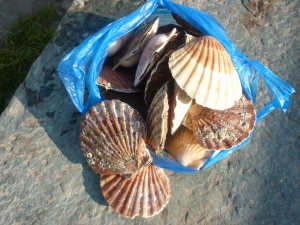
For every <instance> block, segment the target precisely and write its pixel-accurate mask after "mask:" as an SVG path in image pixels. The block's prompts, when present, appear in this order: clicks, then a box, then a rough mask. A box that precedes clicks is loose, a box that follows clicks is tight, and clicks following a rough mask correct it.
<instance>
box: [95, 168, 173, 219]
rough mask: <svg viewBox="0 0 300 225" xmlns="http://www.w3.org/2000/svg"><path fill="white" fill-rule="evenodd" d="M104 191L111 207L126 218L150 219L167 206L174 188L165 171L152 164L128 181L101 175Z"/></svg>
mask: <svg viewBox="0 0 300 225" xmlns="http://www.w3.org/2000/svg"><path fill="white" fill-rule="evenodd" d="M100 184H101V189H102V193H103V196H104V198H105V199H106V201H107V202H108V204H109V205H110V206H111V207H112V208H113V209H114V210H115V211H116V212H118V213H120V214H122V215H123V216H125V217H129V218H134V217H136V216H138V215H139V216H141V217H145V218H149V217H151V216H155V215H157V214H158V213H160V212H161V211H162V210H163V209H164V207H165V206H166V205H167V204H168V202H169V199H170V196H171V188H170V183H169V179H168V177H167V176H166V175H165V173H164V171H163V169H161V168H158V167H156V166H154V165H153V164H150V165H148V166H147V167H145V168H144V169H143V170H142V171H141V172H140V173H139V174H137V175H135V176H134V177H132V178H131V179H130V180H127V179H125V178H123V177H122V176H119V175H101V178H100Z"/></svg>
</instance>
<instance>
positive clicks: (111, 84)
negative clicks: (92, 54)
mask: <svg viewBox="0 0 300 225" xmlns="http://www.w3.org/2000/svg"><path fill="white" fill-rule="evenodd" d="M133 82H134V71H133V70H130V69H129V68H124V67H122V68H118V69H116V70H113V69H112V67H111V66H110V65H104V66H103V67H102V70H101V72H100V75H99V77H98V79H97V83H98V85H99V86H101V87H104V88H105V89H106V90H114V91H118V92H125V93H131V92H138V91H140V89H139V88H137V87H135V86H134V85H133Z"/></svg>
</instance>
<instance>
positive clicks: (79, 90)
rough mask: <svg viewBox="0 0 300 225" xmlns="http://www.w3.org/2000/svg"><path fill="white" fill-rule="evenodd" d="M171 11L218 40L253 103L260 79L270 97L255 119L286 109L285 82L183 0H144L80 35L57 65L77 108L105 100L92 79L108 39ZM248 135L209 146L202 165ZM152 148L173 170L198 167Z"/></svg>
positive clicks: (156, 158) (158, 161)
mask: <svg viewBox="0 0 300 225" xmlns="http://www.w3.org/2000/svg"><path fill="white" fill-rule="evenodd" d="M171 12H173V13H175V14H177V15H179V16H180V17H182V18H183V19H184V20H186V21H187V22H188V23H190V24H191V25H192V26H194V27H195V28H197V29H198V30H199V31H201V32H202V33H203V34H205V35H210V36H213V37H215V38H216V39H217V40H219V41H220V42H221V43H222V44H223V46H224V47H225V48H226V50H227V51H228V53H229V55H230V57H231V59H232V61H233V64H234V66H235V68H236V70H237V72H238V74H239V77H240V79H241V83H242V88H243V91H244V92H245V93H246V95H247V97H248V98H249V99H251V100H252V102H253V103H255V98H256V94H257V87H258V80H259V77H260V78H262V79H263V81H264V84H265V85H266V87H267V89H268V91H269V93H270V94H271V95H272V97H273V99H272V100H271V101H270V102H269V103H268V104H266V106H265V107H264V108H263V109H262V110H261V111H260V112H258V113H257V119H256V123H257V122H258V121H260V120H261V119H262V118H264V117H265V116H266V115H268V114H269V113H270V112H272V111H273V110H274V109H277V108H280V109H282V110H283V112H286V110H287V109H288V106H289V104H290V98H289V96H290V95H291V94H292V93H294V92H295V91H294V89H293V88H292V87H291V86H290V85H289V84H288V83H287V82H285V81H284V80H282V79H281V78H279V77H277V76H276V75H275V74H274V73H273V72H272V71H271V70H270V69H269V68H267V67H266V66H264V65H263V64H261V63H260V62H259V61H257V60H251V59H249V58H248V57H247V56H245V55H244V54H243V53H242V52H240V51H239V50H238V49H237V47H236V45H235V44H234V43H232V42H231V41H230V39H229V38H228V36H227V34H226V31H225V29H224V28H223V27H222V25H221V24H220V23H219V22H218V21H217V20H216V19H215V18H214V17H213V16H211V15H209V14H207V13H205V12H202V11H200V10H197V9H193V8H190V7H188V6H184V5H180V4H176V3H173V2H172V1H170V0H152V1H148V2H147V3H145V4H144V5H142V6H141V7H140V8H138V9H137V10H136V11H135V12H133V13H131V14H129V15H127V16H126V17H124V18H121V19H119V20H117V21H115V22H113V23H111V24H109V25H107V26H106V27H104V28H102V29H101V30H99V31H98V32H97V33H95V34H94V35H92V36H90V37H88V38H87V39H85V40H84V41H83V42H82V43H81V44H80V45H79V46H77V47H76V48H74V49H73V50H72V51H71V52H70V53H69V54H68V55H66V56H65V57H64V58H63V59H62V60H61V62H60V64H59V66H58V69H57V70H58V72H59V74H60V77H61V79H62V81H63V83H64V86H65V88H66V90H67V92H68V94H69V96H70V97H71V99H72V101H73V103H74V105H75V106H76V108H77V109H78V111H79V112H81V113H82V114H85V113H86V111H88V110H89V109H90V108H91V107H92V106H93V105H95V104H97V103H99V102H101V101H103V100H104V98H103V96H102V95H101V93H100V91H99V88H98V85H97V84H96V80H97V77H98V75H99V72H100V71H101V69H102V66H103V63H104V61H105V58H106V54H107V49H108V47H109V46H110V44H112V43H113V42H114V41H116V40H118V39H119V38H120V37H121V36H123V35H124V34H126V33H128V32H130V31H132V30H134V29H135V28H136V27H138V26H139V25H140V24H142V23H143V22H144V21H145V20H146V19H147V18H148V17H149V16H151V15H152V16H153V14H160V13H164V14H166V13H167V14H168V13H169V14H170V13H171ZM86 91H87V92H86ZM86 93H88V98H87V100H86V102H85V99H84V98H85V94H86ZM251 136H252V134H250V136H249V137H248V138H247V139H246V140H244V141H243V142H242V143H241V144H239V145H238V146H234V147H233V148H231V149H230V150H226V151H225V150H221V151H214V153H213V154H212V156H211V157H210V158H209V159H208V160H207V162H206V164H205V165H204V167H203V168H202V170H203V169H206V168H208V167H209V166H211V165H213V164H215V163H216V162H218V161H219V160H222V159H224V158H226V157H227V156H228V155H230V154H231V153H232V152H233V151H235V150H237V149H239V148H241V147H243V146H245V145H246V144H247V143H248V141H249V140H250V138H251ZM151 154H152V157H153V163H154V164H155V165H157V166H159V167H161V168H164V169H168V170H172V171H174V172H177V173H196V172H199V170H194V169H191V168H188V167H186V166H183V165H181V164H180V163H178V162H175V161H173V160H171V159H169V158H167V157H164V156H160V155H157V154H155V153H153V152H152V153H151Z"/></svg>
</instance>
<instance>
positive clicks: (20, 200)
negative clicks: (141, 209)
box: [0, 0, 300, 225]
mask: <svg viewBox="0 0 300 225" xmlns="http://www.w3.org/2000/svg"><path fill="white" fill-rule="evenodd" d="M176 2H177V3H181V4H184V5H188V6H191V7H194V8H198V9H201V10H203V11H206V12H208V13H210V14H211V15H213V16H215V17H216V18H217V19H218V20H219V21H220V22H221V23H222V24H223V26H224V27H225V28H226V30H227V33H228V35H229V36H230V38H231V39H232V40H233V41H234V42H235V43H236V44H237V47H238V48H239V49H240V50H241V51H242V52H244V53H245V54H246V55H247V56H249V57H250V58H252V59H257V60H260V61H261V62H263V63H264V64H265V65H266V66H268V67H269V68H270V69H271V70H272V71H273V72H274V73H275V74H277V75H278V76H280V77H282V78H283V79H285V80H286V81H287V82H289V83H290V84H291V85H292V86H293V87H294V88H295V89H296V93H295V94H293V95H292V96H291V105H290V108H289V110H288V111H287V113H286V114H284V113H283V112H281V111H280V110H275V111H274V112H272V113H271V114H270V115H268V116H267V117H266V118H264V119H263V120H262V121H261V122H259V123H258V124H257V126H256V128H255V131H254V134H253V138H252V140H251V141H250V143H249V144H248V145H247V146H246V147H244V148H242V149H240V150H238V151H236V152H234V153H233V154H232V155H231V156H230V157H228V158H227V159H225V160H223V161H221V162H218V163H217V164H215V165H214V166H212V167H210V168H208V169H206V170H205V171H203V172H200V173H198V174H175V173H173V172H167V174H168V176H169V179H170V182H171V187H172V196H171V199H170V202H169V204H168V205H167V206H166V208H165V209H164V210H163V211H162V212H161V213H160V214H159V215H157V216H155V217H152V218H150V219H143V218H139V217H138V218H135V219H134V220H130V219H127V218H124V217H122V216H121V215H118V214H117V213H116V212H114V210H113V209H112V208H111V207H109V206H107V203H106V202H105V200H104V198H103V196H102V194H101V190H100V187H99V176H98V175H97V174H95V173H93V172H92V170H91V169H90V168H89V167H88V165H87V163H86V162H85V160H84V159H83V156H82V152H81V150H80V147H79V140H78V136H79V123H80V119H81V115H80V113H78V112H77V110H76V109H75V107H74V106H73V104H72V102H71V100H70V98H69V96H68V95H67V93H66V91H65V89H64V86H63V84H62V82H61V80H60V78H59V75H58V73H57V72H56V68H57V65H58V63H59V62H60V60H61V59H62V58H63V56H65V55H66V54H67V53H68V52H70V51H71V50H72V49H73V48H74V47H75V46H77V45H78V44H79V43H81V42H82V41H83V40H84V39H85V38H86V37H88V36H89V35H91V34H93V33H95V32H96V31H97V30H99V29H100V28H101V27H103V26H104V25H106V24H108V23H110V22H111V21H112V20H114V19H117V18H119V17H120V16H122V15H127V14H128V13H129V12H132V11H133V10H134V9H136V8H137V7H138V6H139V5H141V4H143V3H144V1H129V0H121V1H117V0H113V1H94V0H89V1H82V0H76V1H74V2H73V4H72V6H71V7H70V9H69V11H68V12H67V13H66V15H65V17H64V18H63V20H62V22H61V24H60V26H59V27H58V29H57V31H56V34H55V36H54V38H53V39H52V40H51V41H50V42H49V44H48V45H47V47H46V48H45V50H44V52H43V53H42V54H41V56H40V57H39V58H38V59H37V60H36V62H35V63H34V64H33V65H32V67H31V69H30V71H29V73H28V75H27V77H26V79H25V81H24V82H23V83H22V84H21V85H20V87H19V88H18V89H17V91H16V93H15V94H14V96H13V98H12V100H11V102H10V104H9V106H8V107H7V109H6V110H5V111H4V112H3V113H2V115H1V117H0V154H1V159H0V224H111V225H113V224H172V225H173V224H300V216H299V206H300V192H299V191H298V190H299V188H300V179H299V177H300V153H299V149H300V129H299V123H300V113H299V111H298V109H299V104H300V96H299V92H297V91H298V89H299V87H300V78H299V71H300V61H299V52H300V51H299V50H300V43H299V36H300V35H299V34H300V27H299V24H300V23H299V2H298V1H289V0H287V1H279V0H267V1H256V0H248V1H246V0H243V1H240V0H232V1H217V0H206V1H205V0H203V1H201V2H199V1H193V0H188V1H182V0H177V1H176ZM269 100H270V96H269V95H268V94H267V92H266V89H265V87H264V85H263V83H262V82H260V85H259V94H258V99H257V104H256V107H257V109H260V108H262V107H263V106H264V104H266V102H268V101H269Z"/></svg>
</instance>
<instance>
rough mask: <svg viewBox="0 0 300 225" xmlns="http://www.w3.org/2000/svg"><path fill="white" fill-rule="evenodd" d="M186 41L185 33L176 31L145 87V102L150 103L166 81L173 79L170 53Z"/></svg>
mask: <svg viewBox="0 0 300 225" xmlns="http://www.w3.org/2000/svg"><path fill="white" fill-rule="evenodd" d="M184 43H185V35H184V33H182V32H178V33H176V34H175V35H174V36H173V37H172V38H171V39H170V41H169V42H168V43H167V45H166V46H165V53H164V55H163V56H162V58H161V59H160V60H159V61H158V62H157V64H156V65H155V67H154V68H153V69H152V71H151V73H150V76H149V78H148V80H147V84H146V87H145V97H144V98H145V102H146V104H148V105H150V104H151V101H152V99H153V98H154V96H155V94H156V93H157V91H158V90H159V89H160V88H161V87H162V85H163V84H165V83H166V81H168V80H170V79H173V78H172V74H171V71H170V69H169V65H168V61H169V56H170V54H171V53H172V52H173V51H175V50H177V49H178V48H179V47H180V46H181V45H183V44H184Z"/></svg>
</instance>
